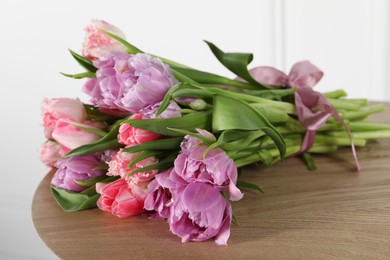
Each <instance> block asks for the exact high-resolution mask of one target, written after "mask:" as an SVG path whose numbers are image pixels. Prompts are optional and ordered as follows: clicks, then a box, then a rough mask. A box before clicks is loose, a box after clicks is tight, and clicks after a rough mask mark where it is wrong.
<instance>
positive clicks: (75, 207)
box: [50, 186, 100, 212]
mask: <svg viewBox="0 0 390 260" xmlns="http://www.w3.org/2000/svg"><path fill="white" fill-rule="evenodd" d="M50 188H51V193H52V195H53V197H54V199H55V200H56V201H57V203H58V205H60V207H61V208H62V209H63V210H65V211H67V212H74V211H80V210H85V209H90V208H96V201H97V200H98V199H99V197H100V194H98V193H96V192H95V193H94V194H93V195H87V194H83V193H77V192H72V191H68V190H64V189H59V188H56V187H54V186H50Z"/></svg>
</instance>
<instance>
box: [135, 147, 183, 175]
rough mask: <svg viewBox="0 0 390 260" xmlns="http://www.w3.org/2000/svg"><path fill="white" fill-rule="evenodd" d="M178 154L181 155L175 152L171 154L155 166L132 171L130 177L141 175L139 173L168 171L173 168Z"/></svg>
mask: <svg viewBox="0 0 390 260" xmlns="http://www.w3.org/2000/svg"><path fill="white" fill-rule="evenodd" d="M178 154H179V152H178V151H175V152H173V153H171V154H170V155H168V156H167V157H166V158H165V159H163V160H162V161H160V162H158V163H155V164H152V165H148V166H145V167H142V168H138V169H136V170H134V171H132V172H131V173H129V174H128V176H131V175H133V174H136V173H139V172H147V171H151V170H158V171H159V172H161V171H164V170H167V169H169V168H171V167H172V166H173V162H174V161H175V159H176V157H177V155H178Z"/></svg>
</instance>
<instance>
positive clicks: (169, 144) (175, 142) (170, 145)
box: [122, 137, 183, 153]
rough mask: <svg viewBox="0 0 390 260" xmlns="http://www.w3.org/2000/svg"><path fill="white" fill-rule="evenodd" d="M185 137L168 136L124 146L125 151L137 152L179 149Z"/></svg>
mask: <svg viewBox="0 0 390 260" xmlns="http://www.w3.org/2000/svg"><path fill="white" fill-rule="evenodd" d="M182 141H183V137H174V138H166V139H160V140H155V141H150V142H146V143H143V144H139V145H135V146H131V147H128V148H124V149H123V150H122V151H123V152H128V153H136V152H142V151H150V150H177V149H178V148H179V147H180V144H181V142H182Z"/></svg>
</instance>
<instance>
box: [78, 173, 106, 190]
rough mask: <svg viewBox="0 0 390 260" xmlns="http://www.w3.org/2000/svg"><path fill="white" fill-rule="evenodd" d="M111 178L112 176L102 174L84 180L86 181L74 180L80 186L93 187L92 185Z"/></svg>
mask: <svg viewBox="0 0 390 260" xmlns="http://www.w3.org/2000/svg"><path fill="white" fill-rule="evenodd" d="M109 178H111V177H108V176H107V175H101V176H97V177H95V178H91V179H88V180H84V181H80V180H74V182H75V183H77V184H78V185H80V186H84V187H91V186H92V185H95V184H96V183H97V182H101V181H104V180H107V179H109Z"/></svg>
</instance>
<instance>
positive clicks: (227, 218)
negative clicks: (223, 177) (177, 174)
mask: <svg viewBox="0 0 390 260" xmlns="http://www.w3.org/2000/svg"><path fill="white" fill-rule="evenodd" d="M231 222H232V207H231V205H230V204H229V203H228V202H227V201H226V200H225V198H224V197H223V196H222V195H221V193H220V192H219V191H218V190H217V189H215V188H214V187H213V186H212V185H210V184H207V183H190V184H188V185H187V186H186V188H185V189H184V190H183V192H182V194H181V196H180V197H179V198H178V200H177V201H176V202H175V204H174V205H173V206H172V208H171V214H170V217H169V219H168V223H169V226H170V230H171V232H172V233H173V234H175V235H177V236H179V237H181V239H182V242H187V241H205V240H208V239H210V238H214V241H215V242H216V243H217V244H218V245H226V244H227V240H228V239H229V236H230V225H231Z"/></svg>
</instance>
